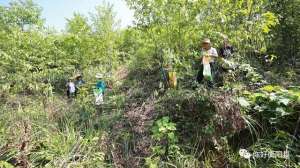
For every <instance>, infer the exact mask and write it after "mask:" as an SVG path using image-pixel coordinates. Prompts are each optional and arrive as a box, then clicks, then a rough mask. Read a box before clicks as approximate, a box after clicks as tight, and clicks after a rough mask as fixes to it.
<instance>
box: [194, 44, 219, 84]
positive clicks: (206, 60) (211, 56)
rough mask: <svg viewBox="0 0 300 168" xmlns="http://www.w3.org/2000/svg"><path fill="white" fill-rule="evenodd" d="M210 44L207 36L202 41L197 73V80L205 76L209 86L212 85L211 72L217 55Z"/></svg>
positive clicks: (200, 80)
mask: <svg viewBox="0 0 300 168" xmlns="http://www.w3.org/2000/svg"><path fill="white" fill-rule="evenodd" d="M211 45H212V44H211V41H210V39H208V38H205V39H204V40H203V41H202V46H201V47H202V49H201V53H200V60H201V66H200V69H199V71H198V75H197V81H198V82H199V83H201V82H202V80H203V78H205V79H206V80H207V81H208V86H209V87H213V73H214V70H215V66H216V64H215V61H216V58H217V57H218V52H217V50H216V49H215V48H213V47H212V46H211Z"/></svg>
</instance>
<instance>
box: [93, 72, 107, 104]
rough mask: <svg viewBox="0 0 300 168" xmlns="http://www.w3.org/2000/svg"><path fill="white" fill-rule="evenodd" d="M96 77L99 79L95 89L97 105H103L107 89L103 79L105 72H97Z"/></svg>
mask: <svg viewBox="0 0 300 168" xmlns="http://www.w3.org/2000/svg"><path fill="white" fill-rule="evenodd" d="M95 77H96V79H97V82H96V86H95V89H94V95H95V98H96V100H95V104H96V105H101V104H103V103H104V98H103V96H104V92H105V90H106V83H105V81H104V80H103V77H104V76H103V74H101V73H97V74H96V76H95Z"/></svg>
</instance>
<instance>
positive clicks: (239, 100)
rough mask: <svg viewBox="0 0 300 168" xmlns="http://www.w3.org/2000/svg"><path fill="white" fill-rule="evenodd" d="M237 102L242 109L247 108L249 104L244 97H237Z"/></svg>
mask: <svg viewBox="0 0 300 168" xmlns="http://www.w3.org/2000/svg"><path fill="white" fill-rule="evenodd" d="M238 102H239V104H240V105H241V106H242V107H249V106H250V103H249V102H248V101H247V100H246V99H245V98H244V97H239V98H238Z"/></svg>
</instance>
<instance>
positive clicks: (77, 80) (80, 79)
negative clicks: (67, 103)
mask: <svg viewBox="0 0 300 168" xmlns="http://www.w3.org/2000/svg"><path fill="white" fill-rule="evenodd" d="M74 83H75V87H76V91H75V92H76V93H75V95H77V94H78V93H79V91H80V87H81V86H82V85H84V84H85V81H84V80H83V77H82V75H81V74H76V75H75V82H74Z"/></svg>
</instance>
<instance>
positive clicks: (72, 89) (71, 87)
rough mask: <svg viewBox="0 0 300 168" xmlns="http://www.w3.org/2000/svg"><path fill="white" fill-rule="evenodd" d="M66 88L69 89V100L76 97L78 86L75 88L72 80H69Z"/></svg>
mask: <svg viewBox="0 0 300 168" xmlns="http://www.w3.org/2000/svg"><path fill="white" fill-rule="evenodd" d="M66 87H67V97H68V98H69V99H70V98H72V97H75V96H76V86H75V83H74V82H73V79H72V78H69V80H68V83H67V85H66Z"/></svg>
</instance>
